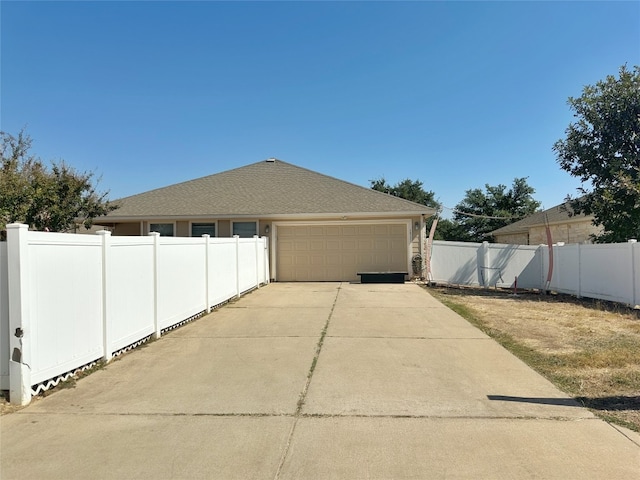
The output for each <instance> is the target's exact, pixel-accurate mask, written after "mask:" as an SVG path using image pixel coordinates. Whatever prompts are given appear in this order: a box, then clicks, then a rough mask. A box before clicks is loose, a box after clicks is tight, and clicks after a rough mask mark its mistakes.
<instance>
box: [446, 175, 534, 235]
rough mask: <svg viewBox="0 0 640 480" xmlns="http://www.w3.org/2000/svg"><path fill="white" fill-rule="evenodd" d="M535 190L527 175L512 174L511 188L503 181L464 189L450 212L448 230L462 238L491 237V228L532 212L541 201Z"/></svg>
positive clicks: (496, 227) (502, 225)
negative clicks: (482, 187)
mask: <svg viewBox="0 0 640 480" xmlns="http://www.w3.org/2000/svg"><path fill="white" fill-rule="evenodd" d="M534 193H535V190H534V189H533V187H531V186H529V184H528V183H527V177H523V178H515V179H514V180H513V185H512V187H511V189H510V190H508V191H507V187H506V185H498V186H495V187H492V186H490V185H488V184H487V185H485V192H483V191H482V190H481V189H479V188H475V189H471V190H467V191H466V192H465V197H464V199H463V200H462V201H461V202H460V203H458V204H457V205H456V208H455V213H454V216H453V220H454V221H453V223H454V225H455V228H453V229H452V231H451V232H450V235H451V236H454V237H455V238H448V240H458V241H465V242H483V241H493V239H492V237H491V235H490V232H492V231H493V230H496V229H498V228H501V227H504V226H506V225H508V224H510V223H513V222H515V221H517V220H519V219H521V218H523V217H526V216H528V215H531V214H532V213H534V212H535V211H536V210H537V209H538V208H539V207H540V202H538V201H536V200H534V198H533V196H532V195H533V194H534Z"/></svg>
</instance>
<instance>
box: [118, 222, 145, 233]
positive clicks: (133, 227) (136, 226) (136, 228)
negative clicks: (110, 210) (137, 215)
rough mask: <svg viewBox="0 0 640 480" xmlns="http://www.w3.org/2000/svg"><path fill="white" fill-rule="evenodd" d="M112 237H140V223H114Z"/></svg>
mask: <svg viewBox="0 0 640 480" xmlns="http://www.w3.org/2000/svg"><path fill="white" fill-rule="evenodd" d="M112 235H121V236H125V235H126V236H131V235H140V222H135V223H116V225H115V228H114V229H113V233H112Z"/></svg>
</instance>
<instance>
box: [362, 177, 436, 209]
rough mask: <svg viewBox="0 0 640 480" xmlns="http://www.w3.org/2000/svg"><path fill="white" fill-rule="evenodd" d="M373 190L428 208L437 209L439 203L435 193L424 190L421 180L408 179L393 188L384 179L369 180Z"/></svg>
mask: <svg viewBox="0 0 640 480" xmlns="http://www.w3.org/2000/svg"><path fill="white" fill-rule="evenodd" d="M369 182H370V183H371V188H372V189H373V190H377V191H378V192H383V193H388V194H389V195H393V196H396V197H400V198H404V199H405V200H410V201H412V202H415V203H419V204H421V205H426V206H427V207H434V208H437V207H438V206H439V205H438V202H436V200H435V198H434V197H435V193H433V192H432V191H430V190H429V191H427V190H425V189H424V188H423V186H422V182H421V181H420V180H416V181H413V180H409V179H408V178H407V179H405V180H402V181H401V182H398V183H396V184H395V185H394V186H393V187H392V186H391V185H389V184H388V183H387V181H386V180H385V179H384V177H380V178H379V179H377V180H369Z"/></svg>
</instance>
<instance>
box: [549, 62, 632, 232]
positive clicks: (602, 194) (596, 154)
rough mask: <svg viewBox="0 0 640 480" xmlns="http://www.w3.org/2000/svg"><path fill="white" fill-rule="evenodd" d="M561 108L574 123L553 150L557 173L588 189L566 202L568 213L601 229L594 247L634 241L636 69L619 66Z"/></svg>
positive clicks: (580, 190)
mask: <svg viewBox="0 0 640 480" xmlns="http://www.w3.org/2000/svg"><path fill="white" fill-rule="evenodd" d="M567 103H568V104H569V107H570V108H571V110H573V112H574V117H576V118H577V121H576V122H574V123H571V124H570V125H569V127H568V128H567V130H566V138H565V139H564V140H558V141H557V142H556V143H555V144H554V146H553V150H554V151H555V153H556V156H557V160H558V163H559V164H560V167H561V168H562V169H563V170H566V171H567V172H569V173H570V174H571V175H572V176H574V177H577V178H579V179H580V180H581V181H582V182H583V184H585V183H588V184H590V185H591V189H588V188H585V187H581V188H579V189H578V192H579V194H580V195H579V196H578V197H577V198H571V197H569V198H568V200H570V201H571V204H572V207H573V210H574V212H575V213H585V214H587V215H593V216H594V221H593V223H594V225H601V226H602V227H603V232H602V234H600V235H598V236H596V237H595V240H596V241H597V242H601V243H604V242H624V241H627V240H628V239H630V238H640V67H638V66H635V67H634V68H633V70H628V69H627V67H626V66H623V67H621V68H620V71H619V76H618V78H616V77H614V76H612V75H609V76H607V77H606V79H605V80H602V81H599V82H597V83H596V84H595V85H588V86H586V87H584V89H583V91H582V95H581V96H580V97H578V98H573V97H569V100H568V102H567Z"/></svg>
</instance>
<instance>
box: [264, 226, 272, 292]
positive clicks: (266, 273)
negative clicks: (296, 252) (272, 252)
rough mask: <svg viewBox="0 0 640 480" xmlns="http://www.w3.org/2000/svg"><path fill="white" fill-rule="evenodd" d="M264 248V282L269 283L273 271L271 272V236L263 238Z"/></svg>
mask: <svg viewBox="0 0 640 480" xmlns="http://www.w3.org/2000/svg"><path fill="white" fill-rule="evenodd" d="M262 241H263V244H264V245H263V249H264V258H263V259H262V261H263V263H264V279H263V280H264V284H265V285H269V282H270V280H271V279H270V278H269V277H271V273H270V272H269V237H266V238H263V240H262Z"/></svg>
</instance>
